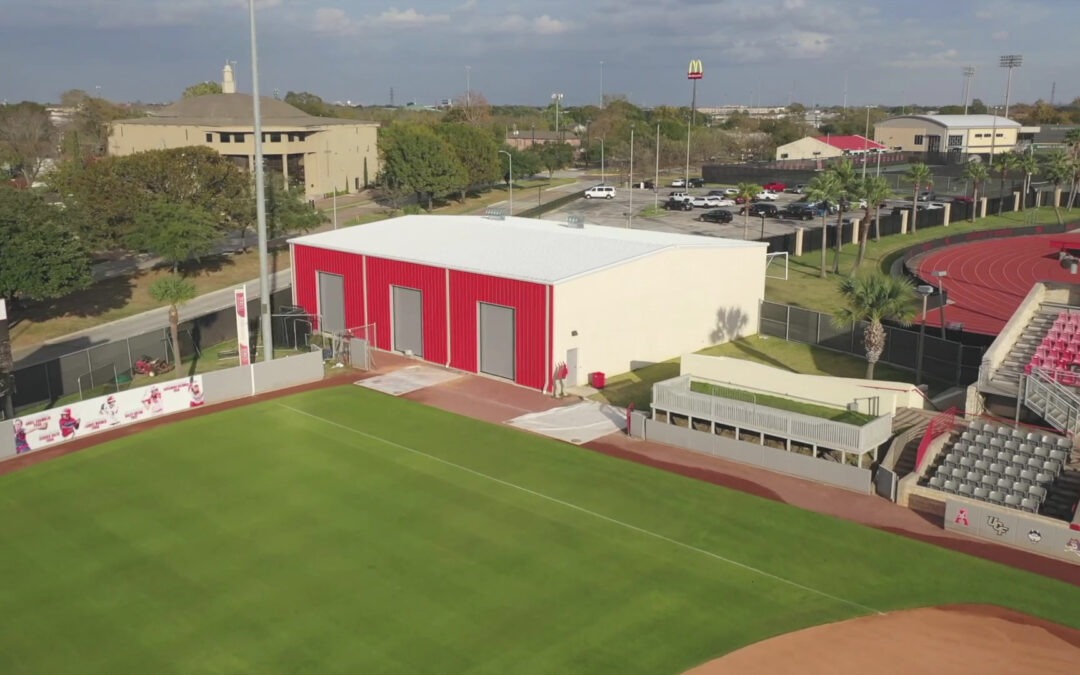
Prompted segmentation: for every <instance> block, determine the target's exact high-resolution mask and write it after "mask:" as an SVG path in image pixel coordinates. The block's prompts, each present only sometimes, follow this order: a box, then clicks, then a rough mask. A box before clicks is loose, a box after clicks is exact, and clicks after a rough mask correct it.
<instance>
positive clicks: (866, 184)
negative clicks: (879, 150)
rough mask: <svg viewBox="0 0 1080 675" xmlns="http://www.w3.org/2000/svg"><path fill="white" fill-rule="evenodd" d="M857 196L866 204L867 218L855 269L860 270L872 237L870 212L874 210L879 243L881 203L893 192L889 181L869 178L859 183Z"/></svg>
mask: <svg viewBox="0 0 1080 675" xmlns="http://www.w3.org/2000/svg"><path fill="white" fill-rule="evenodd" d="M856 195H857V196H858V197H859V199H862V200H863V202H864V203H865V204H866V206H865V207H864V209H865V211H866V217H865V218H863V222H862V227H860V228H859V255H858V256H857V257H856V258H855V269H859V265H862V263H863V259H864V258H866V240H867V239H868V238H869V237H870V210H871V209H873V210H874V228H875V230H876V234H875V235H874V240H875V241H878V240H880V239H881V229H880V228H879V227H878V217H879V215H880V211H881V202H883V201H885V200H886V199H888V198H889V197H890V196H892V190H891V189H889V181H887V180H885V179H884V178H882V177H881V176H869V177H867V178H866V180H862V181H859V184H858V191H857V192H856Z"/></svg>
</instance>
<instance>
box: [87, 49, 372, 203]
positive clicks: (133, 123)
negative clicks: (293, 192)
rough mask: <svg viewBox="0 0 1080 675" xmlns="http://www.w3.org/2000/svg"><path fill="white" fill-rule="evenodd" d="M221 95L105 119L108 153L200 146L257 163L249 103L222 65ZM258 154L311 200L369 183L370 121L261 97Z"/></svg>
mask: <svg viewBox="0 0 1080 675" xmlns="http://www.w3.org/2000/svg"><path fill="white" fill-rule="evenodd" d="M222 92H223V93H221V94H209V95H205V96H195V97H193V98H187V99H183V100H181V101H178V102H176V103H173V104H172V105H169V106H166V107H164V108H162V109H160V110H157V111H155V112H154V113H152V114H151V116H149V117H144V118H138V119H126V120H118V121H116V122H113V123H112V124H110V129H109V145H108V153H109V154H110V155H130V154H133V153H136V152H142V151H146V150H158V149H162V148H180V147H189V146H193V145H196V146H198V145H203V146H207V147H210V148H213V149H214V150H216V151H217V152H219V153H221V154H222V155H225V156H226V157H229V158H230V159H232V160H233V161H234V162H236V164H237V165H239V166H240V167H241V168H244V169H247V170H250V169H251V168H252V167H254V165H255V134H254V119H255V117H254V100H253V99H252V96H251V95H250V94H240V93H237V92H236V85H235V83H234V82H233V75H232V67H231V66H229V65H228V64H226V66H225V69H224V79H223V82H222ZM260 108H261V113H262V136H263V139H262V140H263V156H264V159H265V166H266V169H267V170H268V171H272V172H276V173H280V174H282V175H283V176H285V178H286V179H287V180H288V181H289V182H290V183H291V184H293V185H298V186H303V188H304V192H305V194H306V195H307V197H308V198H309V199H315V198H317V197H321V196H323V195H325V194H329V193H331V192H333V191H334V190H335V189H336V190H337V191H339V192H341V191H345V192H352V191H355V190H360V189H363V188H365V187H367V186H368V185H370V184H371V183H372V182H373V181H374V180H375V175H376V173H377V172H378V161H379V160H378V149H377V145H376V142H377V131H378V127H379V125H378V124H377V123H372V122H357V121H355V120H345V119H336V118H329V117H314V116H312V115H309V114H307V113H306V112H304V111H303V110H300V109H299V108H296V107H293V106H291V105H289V104H288V103H285V102H284V101H279V100H277V99H273V98H266V97H260Z"/></svg>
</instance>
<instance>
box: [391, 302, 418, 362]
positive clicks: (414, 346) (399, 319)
mask: <svg viewBox="0 0 1080 675" xmlns="http://www.w3.org/2000/svg"><path fill="white" fill-rule="evenodd" d="M391 288H392V289H393V300H394V350H395V351H399V352H407V351H411V352H412V353H413V355H415V356H419V357H421V358H422V357H423V356H424V294H423V292H422V291H419V290H417V289H415V288H405V287H403V286H392V287H391Z"/></svg>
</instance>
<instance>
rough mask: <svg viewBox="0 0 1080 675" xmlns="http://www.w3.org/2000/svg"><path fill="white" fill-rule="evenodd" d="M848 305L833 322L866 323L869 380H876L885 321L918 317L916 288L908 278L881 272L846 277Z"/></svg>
mask: <svg viewBox="0 0 1080 675" xmlns="http://www.w3.org/2000/svg"><path fill="white" fill-rule="evenodd" d="M839 291H840V296H841V297H842V298H843V299H844V302H845V303H846V306H845V307H843V308H841V309H839V310H837V312H836V314H834V315H833V323H834V324H836V325H837V326H838V327H839V326H853V325H855V324H857V323H859V322H865V323H866V327H865V328H864V329H863V344H864V346H865V347H866V379H868V380H872V379H874V366H875V365H876V364H877V362H878V360H880V359H881V354H882V353H883V352H884V351H885V327H884V326H883V325H882V323H881V322H882V321H886V320H888V321H896V322H898V323H900V324H901V325H904V326H906V325H908V324H909V323H911V319H912V318H913V317H914V316H915V287H914V286H913V285H912V283H911V281H910V280H908V279H907V277H894V276H889V275H887V274H882V273H881V272H874V273H871V274H865V275H852V276H849V277H844V278H843V279H841V280H840V284H839Z"/></svg>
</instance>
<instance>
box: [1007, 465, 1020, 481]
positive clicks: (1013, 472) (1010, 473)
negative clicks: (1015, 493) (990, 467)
mask: <svg viewBox="0 0 1080 675" xmlns="http://www.w3.org/2000/svg"><path fill="white" fill-rule="evenodd" d="M1005 475H1006V476H1007V477H1009V478H1011V479H1013V480H1014V481H1017V480H1020V469H1017V468H1016V467H1015V466H1012V465H1010V466H1006V467H1005Z"/></svg>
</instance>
